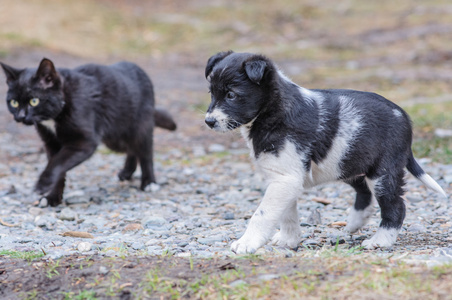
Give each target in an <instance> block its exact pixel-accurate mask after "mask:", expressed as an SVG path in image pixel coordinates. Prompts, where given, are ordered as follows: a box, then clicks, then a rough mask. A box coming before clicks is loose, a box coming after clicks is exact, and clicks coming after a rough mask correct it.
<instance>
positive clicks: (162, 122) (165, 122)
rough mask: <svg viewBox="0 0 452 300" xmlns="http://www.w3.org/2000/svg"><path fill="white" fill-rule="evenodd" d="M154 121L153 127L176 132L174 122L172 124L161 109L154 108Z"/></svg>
mask: <svg viewBox="0 0 452 300" xmlns="http://www.w3.org/2000/svg"><path fill="white" fill-rule="evenodd" d="M154 121H155V126H157V127H160V128H163V129H168V130H171V131H173V130H176V128H177V125H176V122H174V120H173V118H172V117H171V115H170V114H169V113H168V112H167V111H166V110H164V109H163V108H158V107H156V108H155V109H154Z"/></svg>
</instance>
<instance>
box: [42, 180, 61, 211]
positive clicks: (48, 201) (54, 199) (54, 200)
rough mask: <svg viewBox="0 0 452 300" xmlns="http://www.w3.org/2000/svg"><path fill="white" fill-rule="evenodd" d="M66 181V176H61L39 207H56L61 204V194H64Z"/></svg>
mask: <svg viewBox="0 0 452 300" xmlns="http://www.w3.org/2000/svg"><path fill="white" fill-rule="evenodd" d="M65 181H66V174H64V175H63V177H62V178H60V180H58V183H57V185H56V186H55V187H54V188H53V189H52V190H51V191H50V193H48V194H47V195H45V196H44V197H43V198H42V199H41V201H40V204H39V205H40V206H47V205H50V206H58V205H60V204H61V203H62V202H63V192H64V185H65Z"/></svg>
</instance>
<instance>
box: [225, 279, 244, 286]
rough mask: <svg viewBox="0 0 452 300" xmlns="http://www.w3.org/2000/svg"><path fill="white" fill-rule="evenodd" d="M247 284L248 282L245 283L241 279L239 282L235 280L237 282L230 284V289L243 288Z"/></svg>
mask: <svg viewBox="0 0 452 300" xmlns="http://www.w3.org/2000/svg"><path fill="white" fill-rule="evenodd" d="M246 284H247V283H246V281H244V280H242V279H239V280H235V281H233V282H231V283H230V284H229V286H230V287H236V286H241V285H246Z"/></svg>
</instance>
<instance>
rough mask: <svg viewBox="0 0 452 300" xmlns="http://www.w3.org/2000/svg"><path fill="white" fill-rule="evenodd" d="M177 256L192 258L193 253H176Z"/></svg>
mask: <svg viewBox="0 0 452 300" xmlns="http://www.w3.org/2000/svg"><path fill="white" fill-rule="evenodd" d="M175 256H176V257H190V256H191V253H190V252H179V253H176V255H175Z"/></svg>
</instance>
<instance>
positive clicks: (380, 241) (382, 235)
mask: <svg viewBox="0 0 452 300" xmlns="http://www.w3.org/2000/svg"><path fill="white" fill-rule="evenodd" d="M398 233H399V231H398V230H397V229H386V228H381V227H380V228H378V230H377V232H376V233H375V234H374V236H373V237H371V238H370V239H368V240H364V241H363V243H362V246H363V247H364V248H366V249H368V250H371V249H375V248H387V247H391V246H392V245H394V243H395V242H396V240H397V235H398Z"/></svg>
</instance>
